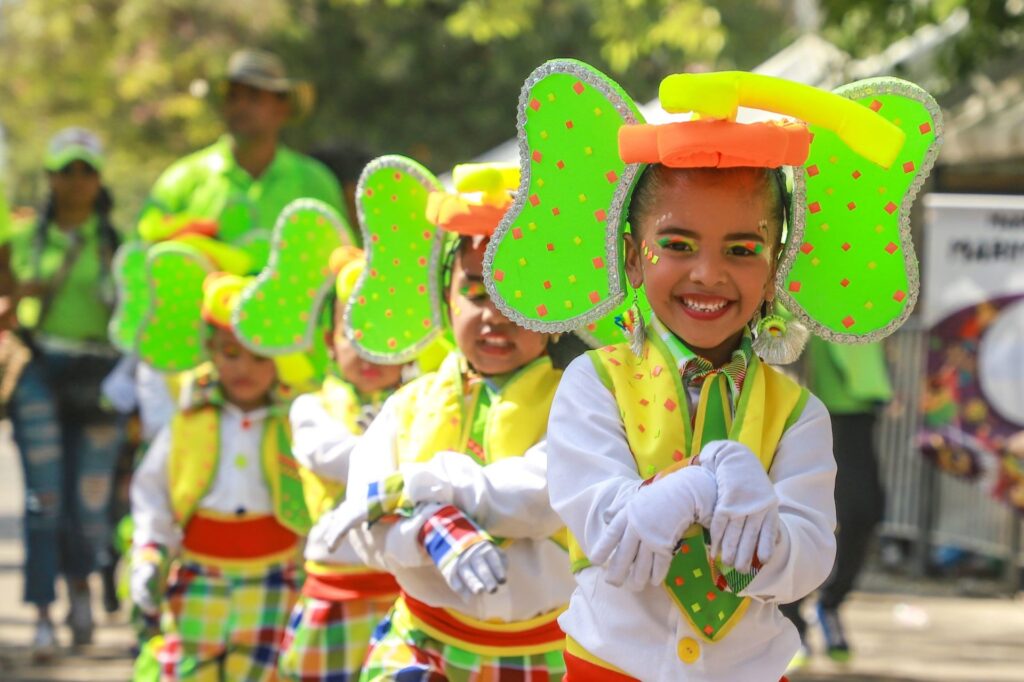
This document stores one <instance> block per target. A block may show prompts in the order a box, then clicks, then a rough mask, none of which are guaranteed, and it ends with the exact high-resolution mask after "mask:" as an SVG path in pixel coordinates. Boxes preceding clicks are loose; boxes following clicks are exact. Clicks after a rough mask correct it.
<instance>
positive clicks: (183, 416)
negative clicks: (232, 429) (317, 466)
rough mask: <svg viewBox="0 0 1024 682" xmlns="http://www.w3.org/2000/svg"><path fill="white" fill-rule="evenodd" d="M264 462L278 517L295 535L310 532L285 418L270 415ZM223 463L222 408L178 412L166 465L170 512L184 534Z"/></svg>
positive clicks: (262, 453) (263, 449)
mask: <svg viewBox="0 0 1024 682" xmlns="http://www.w3.org/2000/svg"><path fill="white" fill-rule="evenodd" d="M262 443H263V444H262V448H261V453H260V454H261V456H260V462H261V464H262V467H263V478H264V480H265V481H266V482H267V486H268V487H269V488H270V498H271V500H272V501H273V506H274V516H275V518H276V519H277V521H278V523H280V524H281V525H282V526H284V527H285V528H287V529H289V530H290V531H292V532H293V533H295V534H296V535H300V536H304V535H305V534H306V533H308V532H309V529H310V526H311V525H312V524H311V522H310V518H309V514H308V513H307V511H306V504H305V500H304V498H303V494H302V481H301V480H300V479H299V467H298V464H297V463H296V461H295V458H294V457H293V456H292V451H291V427H290V425H289V423H288V418H287V415H275V414H271V415H270V416H268V417H267V419H266V421H265V422H264V425H263V440H262ZM219 458H220V408H219V407H218V406H216V405H211V404H204V405H201V406H199V407H195V408H191V409H188V410H184V411H181V412H178V413H177V414H175V415H174V418H173V420H172V421H171V454H170V459H169V461H168V476H169V480H170V493H171V508H172V509H173V511H174V518H175V520H176V521H177V522H178V525H179V526H181V527H182V528H184V527H185V526H186V525H187V524H188V522H189V520H190V519H191V518H192V515H193V514H194V513H195V512H196V509H197V508H198V506H199V501H200V500H202V499H203V497H204V496H205V495H206V493H207V491H208V490H209V489H210V486H211V485H212V484H213V479H214V476H216V473H217V463H218V460H219Z"/></svg>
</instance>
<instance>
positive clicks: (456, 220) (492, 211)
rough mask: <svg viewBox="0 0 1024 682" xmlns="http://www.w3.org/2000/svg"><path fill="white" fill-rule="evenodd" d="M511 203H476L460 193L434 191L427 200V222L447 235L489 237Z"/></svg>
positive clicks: (509, 201) (510, 201)
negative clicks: (449, 233)
mask: <svg viewBox="0 0 1024 682" xmlns="http://www.w3.org/2000/svg"><path fill="white" fill-rule="evenodd" d="M510 203H512V200H511V198H510V199H509V200H508V201H507V202H506V203H505V204H504V205H495V204H477V203H473V202H471V201H468V200H467V199H465V198H464V197H462V196H459V195H458V194H449V193H448V192H431V193H430V195H429V196H428V197H427V220H429V221H430V222H431V223H433V224H434V225H437V226H438V227H439V228H441V229H442V230H445V231H447V232H455V233H457V234H461V235H465V236H483V237H490V236H491V235H492V234H494V231H495V230H496V229H497V228H498V223H500V222H501V218H502V216H504V215H505V211H506V210H507V209H508V205H509V204H510Z"/></svg>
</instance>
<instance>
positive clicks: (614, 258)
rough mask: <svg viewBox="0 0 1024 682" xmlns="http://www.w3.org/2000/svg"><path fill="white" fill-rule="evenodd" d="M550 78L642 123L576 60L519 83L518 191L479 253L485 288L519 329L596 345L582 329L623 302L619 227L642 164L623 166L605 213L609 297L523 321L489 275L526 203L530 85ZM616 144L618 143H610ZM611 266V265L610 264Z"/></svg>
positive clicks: (603, 79)
mask: <svg viewBox="0 0 1024 682" xmlns="http://www.w3.org/2000/svg"><path fill="white" fill-rule="evenodd" d="M553 74H568V75H572V76H575V77H576V78H577V79H579V80H580V81H581V82H583V83H586V84H587V85H589V86H591V87H593V88H594V89H595V90H597V91H598V92H600V93H601V94H602V95H604V97H605V99H607V100H608V103H609V104H611V105H612V107H614V109H615V111H616V113H617V114H618V115H619V117H620V118H622V120H623V124H624V125H634V124H637V123H643V122H644V119H643V116H642V115H641V114H640V111H639V109H637V107H636V104H635V103H634V101H633V99H632V98H631V97H630V96H629V95H628V94H626V92H625V90H623V89H622V88H621V87H620V86H619V85H618V84H617V83H616V82H615V81H613V80H612V79H611V78H609V77H608V76H606V75H604V74H603V73H601V72H600V71H598V70H597V69H594V68H593V67H591V66H589V65H587V64H584V63H583V62H581V61H577V60H575V59H553V60H551V61H549V62H545V63H544V64H541V65H540V66H538V67H537V68H536V69H534V71H533V73H531V74H530V76H529V77H528V78H527V79H526V82H525V83H523V88H522V90H521V91H520V93H519V108H518V110H517V116H516V128H517V130H518V135H517V137H518V142H519V168H520V174H519V189H518V190H517V191H516V194H515V199H514V200H513V202H512V206H511V207H509V210H508V211H507V212H506V213H505V216H504V217H503V218H502V219H501V223H499V224H498V228H497V229H496V230H495V232H494V236H493V237H492V238H491V241H490V243H489V244H488V245H487V252H486V253H485V254H484V272H485V273H487V276H485V277H484V284H485V286H486V287H487V293H488V294H490V296H491V300H492V301H494V305H495V306H496V307H497V308H498V310H500V311H501V313H502V314H503V315H505V317H507V318H508V319H510V320H512V321H513V322H515V323H516V324H517V325H519V326H520V327H524V328H526V329H531V330H533V331H538V332H544V333H549V334H550V333H556V332H570V331H571V332H575V333H576V334H577V335H578V336H579V337H580V338H582V339H583V340H584V342H585V343H587V344H588V345H591V346H596V345H599V344H597V343H596V340H595V339H594V338H593V336H591V335H590V333H589V332H587V331H586V327H587V325H589V324H591V323H593V322H597V321H598V320H601V319H603V318H604V317H606V316H607V315H608V314H609V313H611V312H612V311H613V310H615V308H616V307H618V305H619V304H620V303H622V301H623V300H624V299H625V293H626V292H625V287H624V286H623V281H624V279H625V273H624V272H623V268H622V257H621V256H622V226H623V224H624V223H625V217H626V216H625V215H624V213H625V210H626V207H627V206H628V204H629V198H630V196H632V194H633V187H634V185H635V184H636V180H637V178H638V177H639V174H640V172H641V171H642V170H643V169H644V168H645V167H646V164H641V163H630V164H626V166H625V167H624V168H623V170H622V173H620V174H619V179H618V182H617V183H616V185H615V192H614V194H613V196H612V201H611V203H610V205H609V207H608V210H607V218H606V222H605V256H606V258H607V262H608V268H607V270H608V289H609V295H608V296H607V297H606V298H605V299H603V300H602V301H601V302H599V303H597V304H595V306H594V307H592V308H590V309H589V310H588V311H587V312H585V313H581V314H580V315H577V316H575V317H572V318H569V319H567V320H561V321H551V322H544V321H541V320H538V319H536V318H534V317H528V316H526V315H524V314H523V313H522V312H520V311H519V309H518V308H516V306H515V305H514V304H512V303H510V302H508V301H506V300H505V298H504V297H502V295H501V292H500V291H499V290H498V288H497V286H496V284H495V282H494V279H493V277H491V276H490V275H491V273H492V271H493V269H494V258H495V254H496V253H497V249H498V245H499V244H500V243H501V241H502V239H504V237H505V235H506V234H507V233H508V232H510V231H511V230H512V227H513V224H514V223H515V222H516V220H518V218H519V214H520V212H521V211H522V210H523V206H524V205H525V203H526V200H527V195H528V194H529V188H530V171H531V167H532V164H531V157H530V145H529V142H528V140H527V137H526V109H527V107H528V106H529V103H530V93H531V91H532V90H533V88H534V86H536V85H537V84H538V83H540V82H541V81H543V80H544V79H545V78H547V77H548V76H550V75H553ZM613 142H615V143H616V144H617V141H613ZM613 264H614V266H613Z"/></svg>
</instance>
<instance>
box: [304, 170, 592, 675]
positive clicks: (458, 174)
mask: <svg viewBox="0 0 1024 682" xmlns="http://www.w3.org/2000/svg"><path fill="white" fill-rule="evenodd" d="M454 181H455V188H456V190H457V191H458V193H457V194H450V193H447V192H443V191H441V187H440V185H439V184H438V183H437V181H436V179H434V178H433V176H431V175H430V174H429V172H427V171H426V170H425V169H423V168H422V167H421V166H419V165H418V164H416V163H414V162H412V161H410V160H408V159H404V158H402V157H383V158H380V159H378V160H376V161H374V162H372V163H371V164H370V165H369V166H368V167H367V168H366V170H365V171H364V172H363V176H362V178H361V180H360V185H359V194H358V200H359V208H360V212H361V218H363V220H362V225H363V229H364V232H365V233H366V234H365V240H364V242H365V243H366V244H368V245H369V262H368V265H367V270H366V275H365V276H364V278H363V279H362V280H361V282H360V285H359V287H358V288H357V289H356V292H355V294H354V295H353V298H352V300H351V302H350V307H349V311H348V314H347V316H346V324H347V325H348V327H347V329H348V331H349V332H350V333H351V337H350V338H352V339H353V343H354V345H355V346H356V348H357V349H358V350H359V351H360V352H361V353H362V354H363V355H364V356H366V357H370V358H373V359H374V360H378V361H386V360H391V361H401V360H403V359H406V358H408V357H409V356H408V352H409V351H408V350H407V348H409V347H410V346H411V347H412V348H413V349H414V348H415V347H416V346H417V345H420V344H422V343H423V342H424V340H426V339H429V338H430V336H431V335H432V334H436V333H437V331H438V330H439V329H440V327H441V321H442V310H443V304H442V300H441V299H442V297H443V298H444V300H445V301H446V302H447V306H448V309H449V311H450V321H451V327H452V330H453V334H454V337H455V341H456V346H457V351H456V352H453V353H451V354H450V355H449V356H448V357H447V358H446V359H445V361H444V362H443V363H442V365H441V367H440V368H439V369H438V370H437V371H436V372H434V373H432V374H429V375H426V376H423V377H421V378H419V379H417V380H416V381H414V382H412V383H410V384H407V385H406V386H403V387H402V388H401V389H399V390H398V391H397V392H396V393H395V395H393V396H392V397H391V398H389V399H388V401H387V402H386V403H385V404H384V407H383V409H382V410H381V413H380V415H378V417H377V418H376V420H375V421H374V422H373V424H372V425H371V427H370V429H369V430H368V431H367V432H366V434H365V435H364V436H363V438H362V440H361V441H360V442H359V444H358V445H357V446H356V450H355V452H354V453H353V455H352V464H351V466H350V470H349V481H348V492H347V495H348V499H347V500H346V502H345V503H344V504H343V505H341V506H340V507H339V508H338V509H336V510H335V511H333V512H331V514H330V515H329V516H327V517H325V519H324V520H323V521H321V523H320V525H319V526H318V527H317V528H314V530H313V534H312V535H313V537H316V536H317V534H318V533H320V532H323V537H324V539H325V540H326V541H328V542H332V541H335V540H336V538H337V537H340V536H341V535H344V533H345V532H347V531H348V530H349V529H352V532H351V534H350V535H349V538H350V539H351V541H352V544H353V546H354V547H355V548H356V551H357V552H359V554H360V555H361V556H362V557H363V558H364V559H365V560H366V562H367V563H368V564H369V565H371V566H376V567H379V568H382V569H384V570H388V571H390V572H391V573H392V574H393V575H394V576H395V578H396V580H397V581H398V584H399V586H400V587H401V589H402V594H401V597H400V598H399V599H398V601H397V602H396V604H395V607H394V609H393V610H392V611H391V613H390V614H389V616H388V618H387V619H386V620H385V621H384V622H382V623H381V626H380V628H379V629H378V632H377V634H376V636H375V639H374V642H373V644H372V645H371V648H370V652H369V654H368V655H367V659H366V662H365V663H364V665H363V671H362V674H361V676H360V680H363V681H365V682H374V681H377V680H396V679H399V680H400V679H428V678H429V679H432V680H435V679H436V680H458V681H460V682H462V681H470V680H513V679H515V680H521V679H531V680H539V679H543V680H559V679H561V677H562V675H563V672H564V664H563V661H562V650H563V648H564V636H563V635H562V634H561V631H560V629H559V627H558V623H557V621H556V618H557V616H558V614H559V613H561V612H562V610H563V609H564V608H565V605H566V603H567V600H568V597H569V594H570V593H571V591H572V575H571V573H570V571H569V560H568V555H567V552H566V550H565V548H564V537H563V536H562V533H561V530H562V523H561V521H560V520H559V519H558V517H557V515H556V514H555V513H554V512H553V510H552V509H551V507H550V504H549V503H548V491H547V481H546V473H547V472H546V470H547V455H546V448H545V444H544V438H545V431H546V430H547V418H548V410H549V407H550V404H551V400H552V399H553V397H554V392H555V388H556V386H557V384H558V381H559V379H560V377H561V372H560V371H558V370H555V369H553V368H552V366H551V361H550V359H549V357H548V356H547V354H546V348H547V342H548V337H547V336H545V335H543V334H538V333H535V332H530V331H528V330H525V329H522V328H520V327H517V326H516V325H514V324H512V323H511V322H510V321H509V320H508V319H507V318H505V317H504V316H503V315H501V314H500V313H498V312H497V311H496V310H495V308H494V306H493V305H492V304H491V302H490V300H489V298H488V296H487V292H486V290H485V288H484V284H483V255H484V249H485V247H486V244H487V242H488V239H489V236H490V234H491V233H492V232H493V230H494V228H495V227H496V226H497V224H498V221H499V219H500V218H501V215H502V214H503V213H504V211H505V209H506V208H507V206H508V204H509V203H510V200H511V197H510V193H509V189H510V188H511V187H514V186H515V185H516V183H517V182H518V173H517V172H516V169H515V168H508V167H503V166H482V167H481V166H459V167H456V169H455V172H454ZM425 209H426V210H425ZM435 226H440V227H441V228H442V229H444V230H449V231H454V232H455V233H456V237H455V238H454V239H450V240H448V250H447V253H446V257H445V260H446V261H448V262H449V264H448V265H447V266H446V267H445V268H444V271H445V272H446V273H447V275H446V277H447V281H442V277H441V276H439V274H438V272H437V270H438V265H439V262H440V261H441V237H440V233H438V232H437V230H436V227H435ZM403 268H406V269H404V270H403ZM403 282H404V283H406V285H411V286H414V287H416V289H417V291H418V292H419V293H420V294H421V299H420V307H419V308H416V309H414V308H411V307H410V308H403V307H400V306H397V305H396V306H394V307H393V308H392V307H390V306H388V305H387V303H385V301H388V300H390V299H388V298H387V295H388V294H389V292H390V291H392V289H391V288H392V287H393V286H396V285H397V284H400V283H403ZM396 318H397V319H398V320H401V321H404V320H409V321H410V322H411V324H410V325H404V324H401V323H395V322H394V321H395V320H396ZM389 321H391V322H389ZM364 522H366V523H364Z"/></svg>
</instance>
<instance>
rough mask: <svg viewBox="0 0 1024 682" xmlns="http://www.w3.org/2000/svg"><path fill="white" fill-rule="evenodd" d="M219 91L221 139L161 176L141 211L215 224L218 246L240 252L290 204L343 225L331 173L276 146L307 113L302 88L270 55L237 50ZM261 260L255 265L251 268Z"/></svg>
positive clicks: (308, 94)
mask: <svg viewBox="0 0 1024 682" xmlns="http://www.w3.org/2000/svg"><path fill="white" fill-rule="evenodd" d="M222 86H223V87H222V91H223V103H222V112H221V113H222V115H223V117H224V122H225V124H226V126H227V130H228V134H226V135H224V136H223V137H221V138H220V139H219V140H217V141H216V142H215V143H213V144H212V145H210V146H209V147H206V148H205V149H201V150H199V151H197V152H194V153H193V154H190V155H189V156H186V157H184V158H183V159H180V160H178V161H176V162H175V163H174V164H172V165H171V166H170V168H168V169H167V170H166V171H164V173H163V175H161V176H160V178H159V179H158V180H157V181H156V184H155V185H154V186H153V189H152V191H151V193H150V199H149V202H148V205H147V209H146V210H153V209H155V210H158V211H160V212H162V213H165V214H185V215H189V216H191V217H197V218H212V219H215V220H218V222H219V223H220V233H219V238H220V239H222V240H224V241H226V242H230V243H233V244H237V245H241V246H244V245H247V244H249V243H251V242H252V241H253V240H254V239H255V240H263V241H266V240H267V239H268V238H269V233H270V230H271V229H272V228H273V226H274V221H275V220H276V219H277V216H278V214H280V213H281V210H282V209H283V208H284V207H285V206H286V205H287V204H288V203H290V202H291V201H293V200H294V199H299V198H304V197H309V198H313V199H319V200H320V201H323V202H325V203H327V204H328V205H330V206H331V207H333V208H334V209H336V210H337V211H338V212H339V213H340V214H341V215H342V216H343V217H344V218H346V220H347V218H348V215H347V211H346V210H345V204H344V201H343V200H342V197H341V190H340V188H339V186H338V181H337V180H336V179H335V177H334V176H333V175H332V174H331V172H330V171H329V170H328V169H327V168H326V167H325V166H324V165H323V164H321V163H320V162H319V161H316V160H314V159H312V158H310V157H308V156H304V155H302V154H299V153H297V152H295V151H293V150H291V149H289V148H288V147H286V146H285V145H284V144H282V142H281V131H282V129H283V128H284V127H285V125H286V124H288V123H289V122H290V121H292V120H294V119H296V118H299V117H301V116H303V115H304V114H306V113H308V109H309V108H310V103H311V101H312V91H311V89H310V86H309V84H307V83H303V82H298V81H294V80H292V79H290V78H288V76H287V73H286V71H285V68H284V65H283V64H282V62H281V60H280V59H279V58H278V57H277V56H276V55H274V54H271V53H269V52H264V51H261V50H240V51H238V52H236V53H234V54H233V55H232V56H231V58H230V59H229V61H228V70H227V76H226V78H225V80H224V81H223V83H222ZM144 218H145V215H144ZM257 254H258V255H262V256H265V251H262V250H260V249H257ZM261 260H262V259H261V258H260V257H257V258H256V263H257V265H262V262H261Z"/></svg>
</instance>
